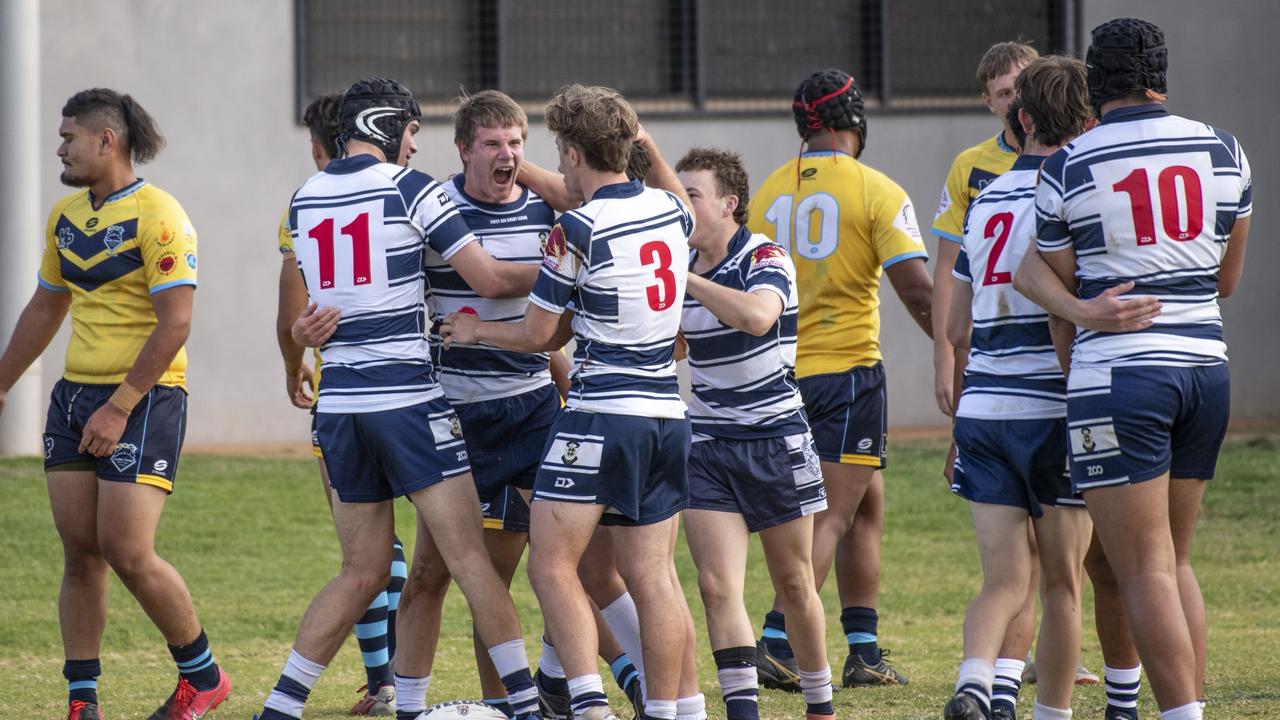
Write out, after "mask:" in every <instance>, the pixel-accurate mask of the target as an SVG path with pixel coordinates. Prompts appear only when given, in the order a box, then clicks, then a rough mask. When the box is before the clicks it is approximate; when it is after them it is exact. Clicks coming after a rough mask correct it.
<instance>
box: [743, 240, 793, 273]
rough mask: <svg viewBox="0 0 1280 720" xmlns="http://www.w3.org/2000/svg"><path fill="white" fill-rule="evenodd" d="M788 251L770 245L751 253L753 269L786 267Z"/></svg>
mask: <svg viewBox="0 0 1280 720" xmlns="http://www.w3.org/2000/svg"><path fill="white" fill-rule="evenodd" d="M786 257H787V251H786V250H783V249H782V247H781V246H779V245H774V244H773V243H768V244H765V245H761V246H760V247H758V248H756V249H755V250H753V251H752V252H751V267H753V268H755V267H785V266H786Z"/></svg>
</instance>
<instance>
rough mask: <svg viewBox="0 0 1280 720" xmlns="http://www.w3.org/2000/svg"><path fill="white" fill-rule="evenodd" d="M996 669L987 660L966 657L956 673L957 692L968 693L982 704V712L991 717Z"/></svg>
mask: <svg viewBox="0 0 1280 720" xmlns="http://www.w3.org/2000/svg"><path fill="white" fill-rule="evenodd" d="M995 677H996V669H995V667H993V666H992V665H991V664H990V663H988V662H987V661H986V660H982V659H979V658H966V659H965V661H964V662H962V663H960V670H959V672H957V673H956V694H957V695H959V694H960V693H968V694H969V695H972V696H973V697H974V698H975V699H977V701H978V704H979V705H981V706H982V714H983V716H985V717H991V685H992V683H993V682H995Z"/></svg>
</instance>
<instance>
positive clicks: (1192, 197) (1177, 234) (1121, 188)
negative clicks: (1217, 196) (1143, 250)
mask: <svg viewBox="0 0 1280 720" xmlns="http://www.w3.org/2000/svg"><path fill="white" fill-rule="evenodd" d="M1179 179H1181V180H1182V194H1183V195H1184V196H1185V197H1186V206H1187V226H1186V227H1185V228H1184V227H1182V218H1181V217H1179V215H1178V205H1179V202H1178V199H1179V198H1178V180H1179ZM1111 189H1112V190H1115V191H1116V192H1122V193H1126V194H1128V196H1129V207H1130V209H1131V210H1132V211H1133V232H1134V235H1135V236H1137V238H1138V244H1139V245H1155V244H1156V217H1155V212H1154V211H1153V209H1152V207H1151V185H1150V183H1148V182H1147V169H1146V168H1138V169H1137V170H1134V171H1133V172H1131V173H1129V174H1128V175H1126V176H1125V178H1124V179H1123V180H1121V181H1120V182H1118V183H1116V184H1115V185H1112V186H1111ZM1156 190H1158V191H1159V193H1160V219H1161V221H1162V222H1161V224H1162V225H1163V226H1164V232H1165V235H1167V236H1168V237H1170V238H1172V239H1174V240H1177V241H1179V242H1186V241H1188V240H1193V239H1195V238H1196V237H1198V236H1199V235H1200V231H1201V230H1203V229H1204V193H1203V191H1202V190H1201V189H1200V176H1199V175H1198V174H1196V171H1195V170H1192V169H1191V168H1189V167H1187V166H1186V165H1174V166H1172V167H1167V168H1165V169H1164V170H1161V171H1160V175H1159V176H1158V177H1157V178H1156Z"/></svg>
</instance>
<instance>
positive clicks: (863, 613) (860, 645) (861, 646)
mask: <svg viewBox="0 0 1280 720" xmlns="http://www.w3.org/2000/svg"><path fill="white" fill-rule="evenodd" d="M879 624H880V616H879V615H877V614H876V610H875V608H865V607H847V608H845V609H843V610H841V611H840V626H841V627H842V628H843V629H844V636H845V640H847V641H848V643H849V654H850V655H857V656H858V657H859V658H862V662H864V663H866V664H868V665H875V664H876V663H878V662H880V647H879V646H878V645H877V644H876V630H877V626H878V625H879Z"/></svg>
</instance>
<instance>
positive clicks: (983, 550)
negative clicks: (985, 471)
mask: <svg viewBox="0 0 1280 720" xmlns="http://www.w3.org/2000/svg"><path fill="white" fill-rule="evenodd" d="M969 508H970V513H971V514H972V516H973V529H974V534H975V535H976V537H977V541H978V556H979V557H980V558H981V560H982V591H981V592H979V593H978V596H977V597H976V598H974V599H973V602H972V603H970V604H969V610H968V612H966V613H965V619H964V656H965V658H980V659H983V660H984V661H992V660H994V659H995V658H996V656H997V654H998V653H999V650H1000V646H1001V644H1002V643H1003V641H1004V632H1005V628H1007V627H1008V626H1009V623H1010V622H1011V621H1012V620H1013V618H1014V617H1015V616H1016V615H1017V614H1018V612H1019V610H1020V609H1021V608H1022V603H1023V600H1025V599H1026V588H1027V577H1028V576H1029V575H1030V574H1031V549H1030V548H1029V547H1028V543H1027V540H1026V537H1027V535H1026V533H1025V532H1024V531H1023V529H1024V528H1025V527H1026V522H1027V511H1026V510H1024V509H1022V508H1017V507H1011V506H1008V505H993V504H987V503H974V502H971V503H969Z"/></svg>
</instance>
